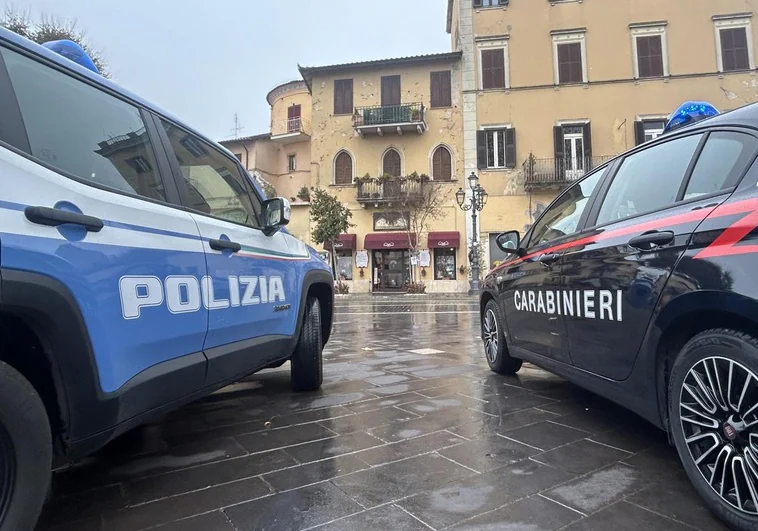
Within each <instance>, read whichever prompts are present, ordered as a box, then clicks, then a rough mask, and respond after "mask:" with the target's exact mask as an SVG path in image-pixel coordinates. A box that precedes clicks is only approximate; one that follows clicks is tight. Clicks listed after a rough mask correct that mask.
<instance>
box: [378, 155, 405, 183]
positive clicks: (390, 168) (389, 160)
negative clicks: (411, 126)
mask: <svg viewBox="0 0 758 531" xmlns="http://www.w3.org/2000/svg"><path fill="white" fill-rule="evenodd" d="M401 171H402V169H401V163H400V153H398V152H397V150H394V149H390V150H387V153H385V154H384V159H383V160H382V173H384V174H388V175H392V176H393V177H400V172H401Z"/></svg>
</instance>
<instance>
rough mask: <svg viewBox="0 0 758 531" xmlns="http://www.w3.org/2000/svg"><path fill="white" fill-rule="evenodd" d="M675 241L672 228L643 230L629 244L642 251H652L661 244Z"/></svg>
mask: <svg viewBox="0 0 758 531" xmlns="http://www.w3.org/2000/svg"><path fill="white" fill-rule="evenodd" d="M673 241H674V232H673V231H670V230H665V231H657V230H650V231H647V232H643V233H642V234H640V235H639V236H635V237H634V238H632V239H631V240H629V245H631V246H632V247H634V248H636V249H640V250H641V251H650V250H652V249H655V248H656V247H660V246H661V245H666V244H668V243H671V242H673Z"/></svg>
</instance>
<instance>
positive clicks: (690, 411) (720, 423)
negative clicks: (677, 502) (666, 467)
mask: <svg viewBox="0 0 758 531" xmlns="http://www.w3.org/2000/svg"><path fill="white" fill-rule="evenodd" d="M669 419H670V429H671V433H672V436H673V440H674V444H675V445H676V449H677V452H678V453H679V457H680V458H681V460H682V464H683V466H684V469H685V471H686V472H687V475H688V476H689V478H690V481H692V483H693V485H694V486H695V488H696V489H697V491H698V493H699V494H700V496H701V497H702V498H703V499H704V500H705V502H706V504H707V505H708V507H709V508H710V509H711V510H712V511H713V512H714V513H715V514H716V515H717V516H719V517H720V518H721V519H722V520H724V521H725V522H726V523H727V524H728V525H729V526H730V527H732V528H733V529H741V530H758V340H756V338H754V337H752V336H750V335H748V334H744V333H741V332H736V331H734V330H724V329H718V330H709V331H706V332H703V333H701V334H699V335H697V336H695V337H694V338H692V339H691V340H690V341H688V342H687V344H686V345H685V346H684V348H683V349H682V350H681V352H680V353H679V356H678V357H677V359H676V361H675V362H674V365H673V367H672V371H671V380H670V384H669Z"/></svg>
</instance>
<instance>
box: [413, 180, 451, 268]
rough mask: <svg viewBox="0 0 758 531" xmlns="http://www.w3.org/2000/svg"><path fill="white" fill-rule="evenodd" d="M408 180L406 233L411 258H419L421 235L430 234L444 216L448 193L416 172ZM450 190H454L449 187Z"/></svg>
mask: <svg viewBox="0 0 758 531" xmlns="http://www.w3.org/2000/svg"><path fill="white" fill-rule="evenodd" d="M406 180H407V182H408V183H409V184H410V187H409V188H407V193H406V194H405V195H404V197H403V200H404V201H405V211H406V212H407V213H408V223H407V224H406V230H405V232H406V233H407V234H408V248H409V249H410V251H411V256H415V257H418V247H419V244H420V242H421V234H422V233H424V232H429V228H430V223H431V222H432V221H434V220H438V219H440V218H441V217H442V216H443V214H444V210H443V207H444V206H445V203H446V202H447V197H446V196H447V195H448V193H447V191H446V188H445V186H444V185H441V184H439V183H435V182H433V181H431V180H430V179H429V176H428V175H424V174H421V175H419V174H418V173H416V172H415V171H414V172H413V173H411V174H410V175H409V176H408V177H407V178H406ZM416 183H418V184H416ZM416 187H417V188H416ZM449 190H452V188H451V187H449ZM416 267H418V266H416ZM414 270H415V269H414V267H413V266H411V279H412V280H415V274H414Z"/></svg>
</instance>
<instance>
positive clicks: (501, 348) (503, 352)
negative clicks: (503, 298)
mask: <svg viewBox="0 0 758 531" xmlns="http://www.w3.org/2000/svg"><path fill="white" fill-rule="evenodd" d="M482 340H483V341H484V354H485V356H486V357H487V364H488V365H489V366H490V369H492V370H493V371H494V372H496V373H498V374H516V373H517V372H518V371H519V369H521V364H522V363H523V362H522V361H521V360H520V359H518V358H513V357H511V356H510V354H509V353H508V347H507V346H506V344H505V330H504V328H503V319H502V317H501V316H500V308H498V305H497V303H496V302H495V301H494V300H491V301H489V302H487V305H486V306H485V307H484V313H483V314H482Z"/></svg>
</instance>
